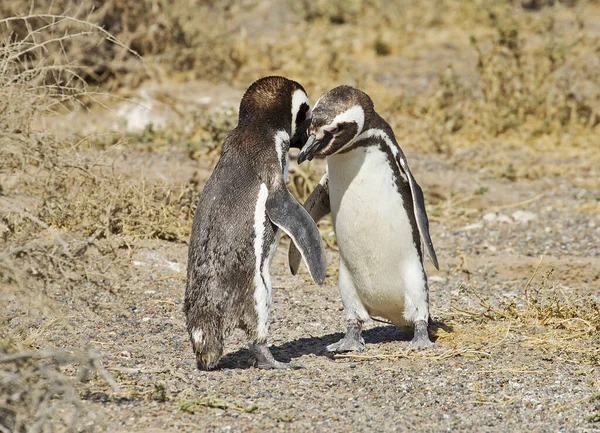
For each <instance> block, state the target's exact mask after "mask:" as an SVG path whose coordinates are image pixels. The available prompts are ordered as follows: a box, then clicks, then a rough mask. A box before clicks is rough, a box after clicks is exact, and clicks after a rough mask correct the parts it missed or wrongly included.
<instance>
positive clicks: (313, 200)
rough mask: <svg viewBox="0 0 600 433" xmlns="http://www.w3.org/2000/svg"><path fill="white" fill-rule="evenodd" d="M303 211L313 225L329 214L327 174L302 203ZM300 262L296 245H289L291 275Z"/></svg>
mask: <svg viewBox="0 0 600 433" xmlns="http://www.w3.org/2000/svg"><path fill="white" fill-rule="evenodd" d="M304 209H306V210H307V211H308V214H309V215H310V216H311V217H312V219H313V220H314V222H315V223H318V222H319V221H320V220H321V218H323V217H324V216H325V215H327V214H328V213H330V212H331V206H330V204H329V176H328V174H327V172H325V173H324V174H323V176H322V177H321V180H320V181H319V184H318V185H317V186H316V187H315V189H314V190H313V191H312V192H311V193H310V195H309V196H308V198H307V199H306V201H305V202H304ZM301 261H302V255H301V254H300V251H299V250H298V248H296V245H295V244H294V243H293V242H292V243H290V249H289V251H288V263H289V265H290V271H291V272H292V275H296V274H297V273H298V268H299V267H300V262H301Z"/></svg>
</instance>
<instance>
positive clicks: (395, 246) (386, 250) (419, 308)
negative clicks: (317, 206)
mask: <svg viewBox="0 0 600 433" xmlns="http://www.w3.org/2000/svg"><path fill="white" fill-rule="evenodd" d="M381 132H383V131H381ZM371 133H373V134H376V133H377V132H371ZM361 136H363V137H366V136H365V135H363V134H361ZM327 170H328V173H329V196H330V200H331V212H332V216H333V222H334V230H335V234H336V238H337V242H338V245H339V249H340V255H341V256H342V257H343V260H344V262H345V265H346V267H347V269H348V274H349V278H351V280H352V281H351V284H347V285H346V287H347V288H346V289H345V288H344V287H342V286H341V284H340V289H341V290H342V291H343V290H350V291H355V293H356V294H355V295H352V293H348V294H345V293H344V292H342V297H346V298H351V297H352V296H357V297H358V299H360V301H361V302H362V304H363V305H364V306H365V308H366V310H367V311H368V312H369V314H370V315H371V316H380V317H384V318H386V319H388V320H390V321H392V322H393V323H395V324H398V325H404V324H406V322H414V321H415V320H428V318H429V311H428V304H427V292H426V280H425V277H424V273H423V265H422V262H421V259H420V257H419V252H418V249H417V246H416V245H415V244H414V242H413V230H417V228H416V227H412V226H411V223H410V219H409V217H408V214H407V212H406V210H405V209H404V206H403V200H402V196H401V195H400V194H399V193H398V191H397V189H396V184H395V182H394V177H393V176H394V172H393V171H392V167H391V166H390V162H389V161H388V158H387V156H386V154H385V153H384V152H382V151H380V150H379V149H378V148H377V147H373V146H369V147H359V148H357V149H355V150H353V151H351V152H347V153H345V154H335V155H332V156H329V157H327ZM340 283H341V281H340Z"/></svg>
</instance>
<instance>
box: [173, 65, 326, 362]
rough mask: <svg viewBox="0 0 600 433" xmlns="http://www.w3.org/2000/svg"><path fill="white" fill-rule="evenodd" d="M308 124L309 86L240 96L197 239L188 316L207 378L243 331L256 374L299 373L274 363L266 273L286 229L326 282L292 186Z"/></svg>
mask: <svg viewBox="0 0 600 433" xmlns="http://www.w3.org/2000/svg"><path fill="white" fill-rule="evenodd" d="M310 118H311V110H310V106H309V104H308V97H307V95H306V92H305V91H304V88H303V87H302V86H301V85H300V84H298V83H297V82H295V81H291V80H288V79H287V78H283V77H266V78H262V79H260V80H258V81H256V82H254V83H253V84H252V85H251V86H250V87H249V88H248V90H247V91H246V92H245V94H244V96H243V97H242V100H241V103H240V110H239V120H238V125H237V127H236V128H235V129H233V130H232V131H231V132H230V133H229V135H228V137H227V138H226V140H225V142H224V143H223V146H222V150H221V155H220V158H219V161H218V163H217V165H216V167H215V169H214V171H213V173H212V174H211V176H210V178H209V179H208V181H207V183H206V186H205V188H204V190H203V191H202V195H201V197H200V200H199V203H198V206H197V208H196V211H195V215H194V221H193V224H192V232H191V236H190V243H189V253H188V269H187V285H186V290H185V300H184V308H183V309H184V313H185V316H186V325H187V330H188V334H189V337H190V341H191V344H192V349H193V351H194V353H195V356H196V361H197V366H198V368H199V369H201V370H209V369H212V368H214V367H215V366H216V364H217V362H218V361H219V359H220V358H221V357H222V355H223V341H224V339H225V338H226V337H227V335H228V334H229V333H230V332H231V331H232V330H233V329H234V328H235V327H239V328H241V329H242V330H244V331H245V332H246V334H247V336H248V340H249V343H248V346H249V348H250V351H251V352H252V354H253V355H254V357H255V358H256V360H257V361H258V367H259V368H276V369H282V368H290V367H292V368H294V367H298V366H295V365H293V364H291V363H289V364H288V363H283V362H279V361H277V360H275V359H274V357H273V355H272V354H271V352H270V350H269V348H268V346H267V334H268V328H269V312H270V307H271V293H272V285H271V278H270V275H269V266H270V264H271V260H272V259H273V255H274V254H275V250H276V248H277V243H278V241H279V236H280V233H281V231H282V230H283V231H284V232H285V233H287V234H288V235H289V236H290V238H291V240H292V242H293V243H294V244H295V245H296V247H297V249H298V250H299V251H300V253H301V255H302V257H303V258H304V260H305V262H306V264H307V266H308V269H309V271H310V274H311V277H312V279H313V280H314V281H315V283H317V284H322V283H323V280H324V278H325V273H326V268H327V263H326V256H325V249H324V247H323V243H322V240H321V236H320V234H319V231H318V229H317V226H316V224H315V222H314V221H313V220H312V218H311V217H310V215H309V214H308V212H307V211H306V210H305V209H304V208H303V207H302V206H301V205H300V203H298V202H297V201H296V200H295V199H294V198H293V196H292V195H291V194H290V192H289V191H288V189H287V188H286V180H287V175H288V151H289V148H290V146H292V147H297V148H301V147H302V145H303V144H304V143H305V141H306V139H307V138H308V135H307V127H308V124H309V123H310Z"/></svg>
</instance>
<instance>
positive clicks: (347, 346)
mask: <svg viewBox="0 0 600 433" xmlns="http://www.w3.org/2000/svg"><path fill="white" fill-rule="evenodd" d="M363 350H365V341H364V340H363V339H362V338H360V339H357V338H354V337H350V338H349V337H348V335H346V336H345V337H344V338H342V339H341V340H340V341H338V342H337V343H333V344H330V345H329V346H327V351H328V352H338V353H339V352H362V351H363Z"/></svg>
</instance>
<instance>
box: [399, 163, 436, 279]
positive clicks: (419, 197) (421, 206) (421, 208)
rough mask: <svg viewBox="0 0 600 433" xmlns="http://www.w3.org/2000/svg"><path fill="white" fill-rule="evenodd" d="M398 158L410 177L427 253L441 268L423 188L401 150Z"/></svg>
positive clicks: (415, 207)
mask: <svg viewBox="0 0 600 433" xmlns="http://www.w3.org/2000/svg"><path fill="white" fill-rule="evenodd" d="M396 158H397V159H398V165H399V167H400V169H401V170H402V172H403V173H404V174H405V175H406V178H407V179H408V184H409V185H410V192H411V195H412V199H413V208H414V210H415V220H416V221H417V226H418V227H419V233H420V234H421V239H423V242H424V243H425V246H426V247H427V253H428V254H429V257H431V261H432V262H433V266H435V268H436V269H438V270H439V269H440V266H439V264H438V259H437V255H436V254H435V250H434V249H433V242H431V237H430V236H429V219H428V218H427V212H426V211H425V198H424V197H423V190H422V189H421V187H420V186H419V184H418V183H417V181H416V180H415V178H414V177H413V175H412V173H411V172H410V168H408V163H407V162H406V159H405V158H404V156H403V155H402V153H401V152H399V153H398V154H397V155H396Z"/></svg>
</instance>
